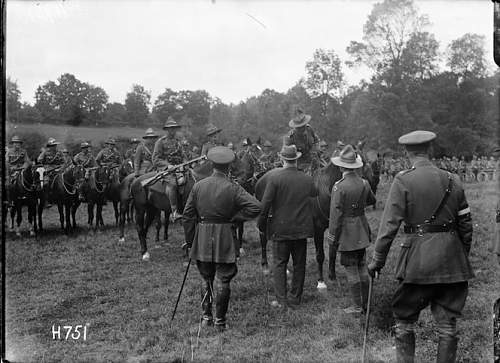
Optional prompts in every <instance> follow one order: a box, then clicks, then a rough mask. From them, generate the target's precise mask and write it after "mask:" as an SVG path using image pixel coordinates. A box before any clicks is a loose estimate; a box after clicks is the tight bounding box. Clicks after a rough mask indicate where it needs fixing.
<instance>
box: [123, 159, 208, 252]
mask: <svg viewBox="0 0 500 363" xmlns="http://www.w3.org/2000/svg"><path fill="white" fill-rule="evenodd" d="M212 170H213V167H212V164H211V163H210V162H204V163H203V164H201V165H199V166H197V167H195V168H194V169H189V170H188V172H187V173H185V179H186V180H185V183H184V184H183V185H180V186H178V188H177V192H178V193H179V196H180V197H179V198H178V199H179V202H180V204H179V207H180V209H183V207H184V205H185V203H186V201H187V198H188V196H189V192H190V191H191V189H192V188H193V185H194V183H195V182H196V181H198V180H201V179H203V178H205V177H207V176H209V175H210V174H211V173H212ZM155 174H156V173H155V172H152V173H148V174H144V175H141V176H140V177H138V178H136V179H134V180H133V181H132V185H131V193H132V198H133V201H134V207H135V213H136V228H137V234H138V236H139V241H140V244H141V252H142V255H143V259H148V258H149V254H147V255H146V253H147V244H146V238H147V233H148V229H149V226H150V225H151V223H152V222H153V221H154V220H155V218H156V217H157V216H158V214H159V213H160V211H162V210H163V211H167V213H168V214H170V211H171V207H170V201H169V199H168V197H167V195H166V194H165V192H164V190H165V184H164V181H159V182H157V183H156V184H154V185H153V186H151V187H143V186H142V185H141V182H142V181H143V180H145V179H148V178H150V177H151V176H154V175H155ZM122 191H123V189H122ZM166 224H167V225H166V230H167V231H168V218H166ZM122 233H123V232H122ZM120 238H123V234H122V235H121V237H120ZM146 256H147V257H146Z"/></svg>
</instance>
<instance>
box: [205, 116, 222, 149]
mask: <svg viewBox="0 0 500 363" xmlns="http://www.w3.org/2000/svg"><path fill="white" fill-rule="evenodd" d="M221 131H222V129H219V128H218V127H217V126H215V125H213V124H208V126H207V137H208V141H207V142H206V143H204V144H203V146H202V147H201V155H207V153H208V151H209V150H210V149H211V148H213V147H214V146H218V145H221V142H220V140H219V134H220V132H221Z"/></svg>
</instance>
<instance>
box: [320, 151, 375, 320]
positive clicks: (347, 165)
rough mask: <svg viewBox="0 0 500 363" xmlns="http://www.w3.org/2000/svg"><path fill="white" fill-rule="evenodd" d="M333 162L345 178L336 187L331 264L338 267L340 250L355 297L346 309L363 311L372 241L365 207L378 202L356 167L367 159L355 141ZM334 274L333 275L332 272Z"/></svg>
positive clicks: (330, 233) (330, 238)
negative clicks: (359, 152)
mask: <svg viewBox="0 0 500 363" xmlns="http://www.w3.org/2000/svg"><path fill="white" fill-rule="evenodd" d="M331 162H332V163H333V164H334V165H337V166H338V167H339V168H340V171H341V172H342V179H340V180H339V181H337V182H336V183H335V184H334V186H333V189H332V200H331V203H330V222H329V226H328V233H327V236H326V240H327V241H328V246H329V250H330V266H329V267H330V271H331V269H332V268H335V255H336V252H337V250H339V251H340V264H341V265H342V266H344V268H345V270H346V275H347V281H348V282H349V285H350V289H351V294H352V301H353V305H351V306H350V307H348V308H346V309H344V312H345V313H348V314H351V313H362V312H363V311H364V310H366V303H367V301H368V286H369V279H368V272H367V270H366V248H367V247H368V245H369V244H370V242H371V235H370V226H369V224H368V220H367V219H366V216H365V207H366V206H367V205H370V204H374V203H375V196H374V195H373V192H372V190H371V188H370V185H369V184H368V182H367V181H366V180H365V179H362V178H361V177H360V176H359V175H358V174H357V173H356V169H359V168H362V167H363V161H362V160H361V157H360V156H359V155H358V154H357V153H356V152H355V151H354V148H353V147H352V146H351V145H347V146H346V147H345V148H344V149H342V151H341V152H340V155H339V156H335V157H332V158H331ZM330 274H331V275H333V273H332V272H330ZM323 284H324V283H323ZM324 287H325V288H326V285H325V286H324ZM318 288H320V286H319V283H318Z"/></svg>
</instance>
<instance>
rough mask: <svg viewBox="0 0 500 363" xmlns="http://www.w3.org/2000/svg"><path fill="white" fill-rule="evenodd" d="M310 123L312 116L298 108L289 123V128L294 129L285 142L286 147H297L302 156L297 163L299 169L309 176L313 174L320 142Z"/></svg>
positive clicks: (285, 138)
mask: <svg viewBox="0 0 500 363" xmlns="http://www.w3.org/2000/svg"><path fill="white" fill-rule="evenodd" d="M310 121H311V116H310V115H306V114H305V113H304V111H302V109H301V108H299V107H297V108H296V110H295V115H294V117H293V118H292V119H291V120H290V122H289V123H288V126H290V127H291V128H292V129H291V130H290V131H289V132H288V134H287V135H286V136H285V137H284V140H283V141H284V142H283V143H284V144H285V145H295V146H296V147H297V151H299V152H300V153H301V154H302V156H301V157H300V159H299V160H298V161H297V167H298V169H299V170H302V171H304V172H307V173H309V174H311V172H312V170H311V169H312V161H313V159H314V158H315V157H317V144H318V142H319V139H318V137H317V136H316V133H315V132H314V130H313V128H312V127H311V126H310V125H309V122H310Z"/></svg>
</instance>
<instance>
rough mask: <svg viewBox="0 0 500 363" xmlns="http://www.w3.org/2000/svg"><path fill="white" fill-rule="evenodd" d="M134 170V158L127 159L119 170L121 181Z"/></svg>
mask: <svg viewBox="0 0 500 363" xmlns="http://www.w3.org/2000/svg"><path fill="white" fill-rule="evenodd" d="M133 172H134V164H133V163H132V160H130V159H127V160H125V161H124V162H123V163H122V165H120V169H119V171H118V174H119V178H120V181H121V180H123V179H124V178H125V177H126V176H128V175H130V174H132V173H133Z"/></svg>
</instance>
